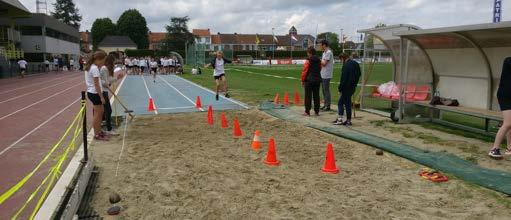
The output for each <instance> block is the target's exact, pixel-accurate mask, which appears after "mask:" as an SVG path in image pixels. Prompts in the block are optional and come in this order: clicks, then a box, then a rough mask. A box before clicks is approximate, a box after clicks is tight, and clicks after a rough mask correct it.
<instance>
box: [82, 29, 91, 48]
mask: <svg viewBox="0 0 511 220" xmlns="http://www.w3.org/2000/svg"><path fill="white" fill-rule="evenodd" d="M80 51H81V52H83V53H89V52H91V51H92V34H91V33H90V32H89V30H86V31H85V32H84V31H81V32H80Z"/></svg>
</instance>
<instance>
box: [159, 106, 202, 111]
mask: <svg viewBox="0 0 511 220" xmlns="http://www.w3.org/2000/svg"><path fill="white" fill-rule="evenodd" d="M187 108H195V106H184V107H174V108H158V109H161V110H174V109H187Z"/></svg>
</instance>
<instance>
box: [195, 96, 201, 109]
mask: <svg viewBox="0 0 511 220" xmlns="http://www.w3.org/2000/svg"><path fill="white" fill-rule="evenodd" d="M195 108H202V102H201V101H200V96H197V99H196V100H195Z"/></svg>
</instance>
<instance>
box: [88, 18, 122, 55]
mask: <svg viewBox="0 0 511 220" xmlns="http://www.w3.org/2000/svg"><path fill="white" fill-rule="evenodd" d="M91 34H92V46H93V48H94V49H97V48H98V44H99V43H100V42H101V41H102V40H103V39H104V38H105V37H106V36H108V35H115V34H116V27H115V24H114V23H113V22H112V20H110V18H98V19H96V20H95V21H94V23H93V24H92V28H91Z"/></svg>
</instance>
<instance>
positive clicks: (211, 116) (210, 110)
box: [208, 105, 213, 125]
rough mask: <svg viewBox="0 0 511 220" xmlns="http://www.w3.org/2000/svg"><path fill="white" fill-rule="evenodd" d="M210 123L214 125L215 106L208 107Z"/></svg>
mask: <svg viewBox="0 0 511 220" xmlns="http://www.w3.org/2000/svg"><path fill="white" fill-rule="evenodd" d="M208 124H210V125H213V107H212V106H211V105H210V106H209V107H208Z"/></svg>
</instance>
